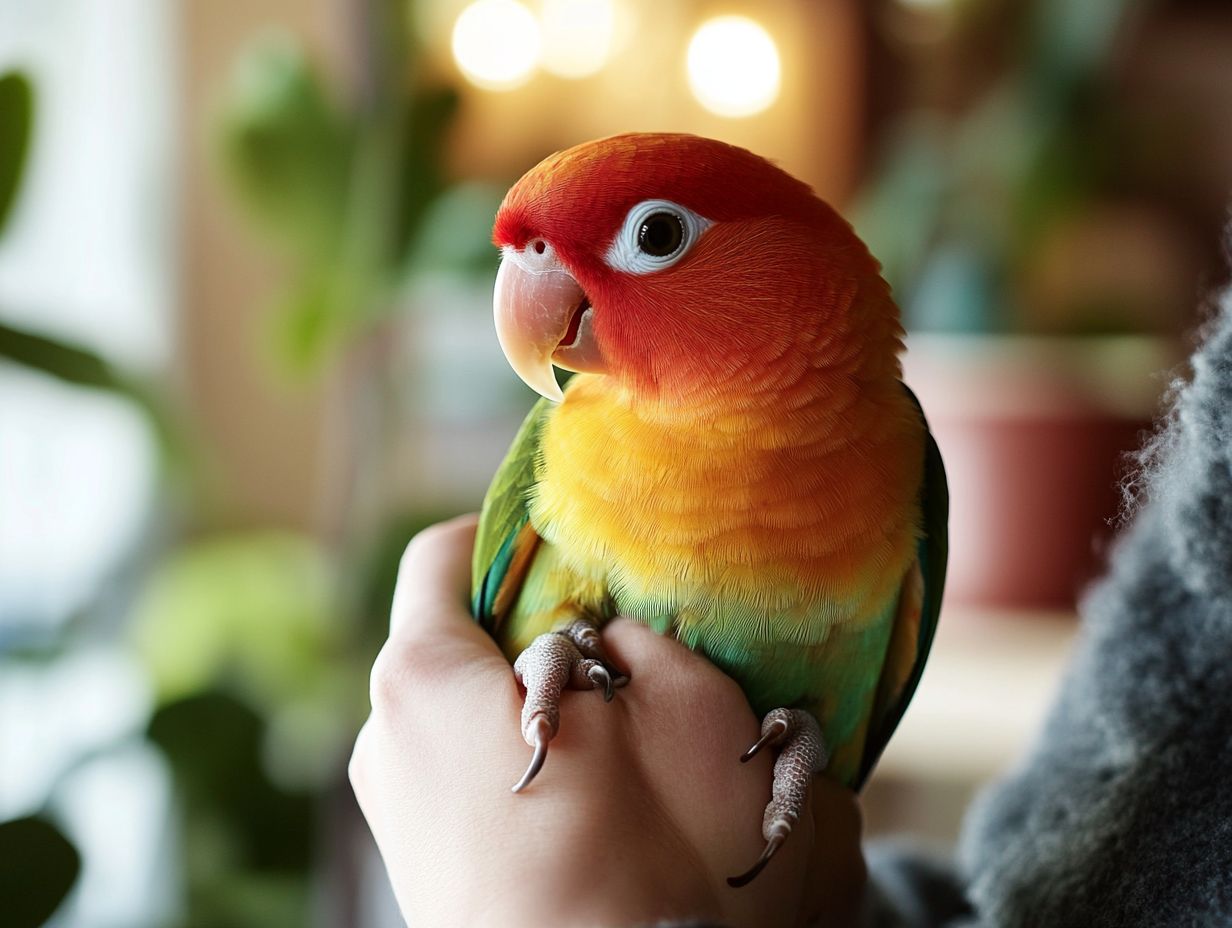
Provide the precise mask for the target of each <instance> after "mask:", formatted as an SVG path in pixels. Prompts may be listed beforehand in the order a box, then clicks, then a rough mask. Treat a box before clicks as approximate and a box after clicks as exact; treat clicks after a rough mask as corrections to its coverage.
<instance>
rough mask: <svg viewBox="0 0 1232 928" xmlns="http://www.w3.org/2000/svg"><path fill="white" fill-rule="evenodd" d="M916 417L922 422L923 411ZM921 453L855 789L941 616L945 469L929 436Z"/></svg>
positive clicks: (911, 688)
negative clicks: (908, 558) (917, 512)
mask: <svg viewBox="0 0 1232 928" xmlns="http://www.w3.org/2000/svg"><path fill="white" fill-rule="evenodd" d="M904 389H906V388H904ZM907 392H908V394H910V395H911V399H912V400H913V401H915V404H916V407H917V408H919V405H920V404H919V401H918V400H916V399H915V395H914V394H912V393H911V391H910V390H907ZM920 418H921V419H923V418H924V413H923V411H922V410H921V412H920ZM927 428H928V423H927V421H925V429H927ZM924 454H925V458H924V481H923V484H922V485H921V488H920V493H921V508H922V512H923V518H924V535H923V537H922V538H921V539H920V543H919V548H918V555H917V563H916V567H915V568H913V569H912V571H911V573H910V574H909V575H908V576H907V578H906V580H905V581H904V583H903V589H902V592H901V595H900V599H901V601H900V603H899V609H898V618H897V620H896V624H895V628H894V631H893V633H892V634H891V636H890V645H889V649H888V652H887V654H886V659H885V664H884V667H883V670H882V677H881V681H880V683H879V684H878V687H877V702H876V705H875V706H874V708H873V716H872V719H871V721H870V723H869V733H868V738H867V739H866V740H865V743H864V759H863V762H862V763H861V765H860V774H859V776H858V777H857V779H856V782H855V784H854V787H855V789H857V790H859V789H860V788H861V787H862V786H863V785H864V781H865V780H867V779H868V775H869V774H870V773H872V770H873V767H874V766H875V765H876V763H877V759H878V758H879V757H880V756H881V752H882V751H883V750H885V746H886V744H887V743H888V742H889V740H890V736H891V735H892V734H894V729H895V728H897V727H898V723H899V721H900V720H901V719H902V717H903V713H904V712H905V711H906V710H907V704H908V703H910V702H911V697H912V696H914V695H915V690H916V687H917V686H918V685H919V682H920V675H921V674H922V673H923V671H924V663H925V661H927V660H928V652H929V649H930V648H931V647H932V644H933V636H934V635H935V633H936V631H937V618H938V616H939V614H940V612H941V592H942V589H943V588H944V587H945V567H946V561H947V558H948V554H949V528H948V523H949V512H950V493H949V487H948V486H947V484H946V479H945V465H944V464H943V463H942V461H941V452H940V450H939V449H938V448H937V443H936V441H934V440H933V436H932V432H928V434H927V440H926V442H925V452H924Z"/></svg>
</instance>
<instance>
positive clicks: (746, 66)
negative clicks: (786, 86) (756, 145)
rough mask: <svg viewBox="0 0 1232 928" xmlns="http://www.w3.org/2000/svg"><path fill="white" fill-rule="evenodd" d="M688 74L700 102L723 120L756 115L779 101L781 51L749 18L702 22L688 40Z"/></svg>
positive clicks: (722, 17)
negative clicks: (723, 117)
mask: <svg viewBox="0 0 1232 928" xmlns="http://www.w3.org/2000/svg"><path fill="white" fill-rule="evenodd" d="M688 70H689V87H690V89H692V91H693V96H695V97H696V98H697V102H698V103H700V104H701V105H702V106H704V107H705V108H706V109H708V110H710V111H711V112H712V113H717V114H718V115H719V116H752V115H753V114H754V113H760V112H761V111H762V110H764V109H765V108H766V107H768V106H769V105H770V104H771V103H773V102H774V101H775V100H777V99H778V96H779V77H780V72H781V67H780V65H779V50H778V48H777V46H775V44H774V39H772V38H770V33H768V32H766V30H765V29H763V28H762V27H761V26H760V25H758V24H757V23H755V22H754V21H753V20H751V19H749V18H748V17H745V16H718V17H716V18H714V19H710V20H707V21H706V22H704V23H702V24H701V25H700V26H699V27H698V29H697V31H696V32H695V33H693V38H692V39H691V40H690V41H689V53H688Z"/></svg>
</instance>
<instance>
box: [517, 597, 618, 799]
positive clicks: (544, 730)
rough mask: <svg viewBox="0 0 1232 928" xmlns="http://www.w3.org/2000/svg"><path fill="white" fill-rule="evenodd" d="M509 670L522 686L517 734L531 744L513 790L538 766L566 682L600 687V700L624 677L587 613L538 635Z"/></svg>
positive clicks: (530, 777) (520, 787)
mask: <svg viewBox="0 0 1232 928" xmlns="http://www.w3.org/2000/svg"><path fill="white" fill-rule="evenodd" d="M513 672H514V675H515V676H516V677H517V678H518V681H519V682H520V683H521V684H522V685H523V686H525V687H526V702H525V703H523V705H522V737H523V738H525V739H526V743H527V744H529V745H530V746H531V747H532V748H534V749H535V753H534V755H533V756H532V757H531V760H530V766H529V767H527V768H526V773H524V774H522V779H520V780H518V782H517V783H516V784H514V787H513V791H514V792H515V793H517V792H520V791H522V790H524V789H525V788H526V787H527V786H528V785H529V784H530V781H531V780H533V779H534V778H535V775H536V774H538V773H539V771H540V770H541V769H542V768H543V762H544V760H545V759H546V758H547V756H548V742H549V741H551V740H552V739H553V738H554V737H555V736H556V732H557V731H558V730H559V729H560V694H561V692H562V691H563V690H564V689H565V687H566V686H569V687H572V688H573V689H579V690H584V689H602V690H603V700H604V702H611V701H612V696H613V694H614V692H615V688H616V687H618V686H624V685H625V684H626V683H628V682H629V678H628V677H627V676H626V675H624V674H622V673H620V672H619V671H617V670H615V669H614V668H613V665H612V662H611V660H610V658H609V657H608V655H607V651H606V650H605V649H604V647H603V639H602V638H601V637H600V636H599V627H598V626H597V625H596V624H595V623H594V622H593V621H592V620H590V619H578V620H576V621H574V622H571V623H569V624H568V625H567V626H565V627H564V628H560V629H557V630H556V631H553V632H548V633H547V634H545V635H540V636H539V637H538V638H536V639H535V640H534V641H532V642H531V643H530V646H529V647H528V648H527V649H526V650H525V651H523V652H522V653H521V654H519V655H518V659H517V660H516V661H514V664H513Z"/></svg>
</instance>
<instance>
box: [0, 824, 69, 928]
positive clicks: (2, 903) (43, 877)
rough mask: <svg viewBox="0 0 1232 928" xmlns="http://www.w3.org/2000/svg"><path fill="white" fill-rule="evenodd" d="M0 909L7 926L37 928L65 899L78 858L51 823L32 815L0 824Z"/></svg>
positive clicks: (66, 840)
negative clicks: (0, 864) (1, 862)
mask: <svg viewBox="0 0 1232 928" xmlns="http://www.w3.org/2000/svg"><path fill="white" fill-rule="evenodd" d="M0 861H3V864H4V865H3V866H0V907H2V909H3V912H4V924H5V925H7V926H9V928H36V926H38V925H41V924H43V922H45V921H46V920H47V919H48V918H50V917H51V914H52V913H53V912H55V910H56V909H57V908H58V907H59V905H60V903H61V902H63V901H64V897H65V896H67V895H68V892H69V890H70V889H72V887H73V884H74V883H75V882H76V881H77V873H78V871H80V870H81V858H80V856H79V855H78V854H77V850H76V849H75V848H74V847H73V845H72V844H70V843H69V841H68V839H67V838H65V837H64V835H63V834H61V833H60V830H59V829H58V828H56V826H55V825H53V824H52V823H51V822H49V821H47V820H46V819H44V818H40V817H37V816H30V817H27V818H18V819H12V820H10V821H7V822H0Z"/></svg>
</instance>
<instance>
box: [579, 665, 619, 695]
mask: <svg viewBox="0 0 1232 928" xmlns="http://www.w3.org/2000/svg"><path fill="white" fill-rule="evenodd" d="M586 676H588V677H590V682H591V683H593V684H594V685H595V686H601V687H603V701H604V702H611V701H612V697H613V696H614V695H616V691H615V689H614V688H613V683H612V675H611V674H610V673H608V672H607V668H606V667H604V666H603V665H602V664H596V665H595V666H594V667H591V668H590V670H588V671H587V672H586Z"/></svg>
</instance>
